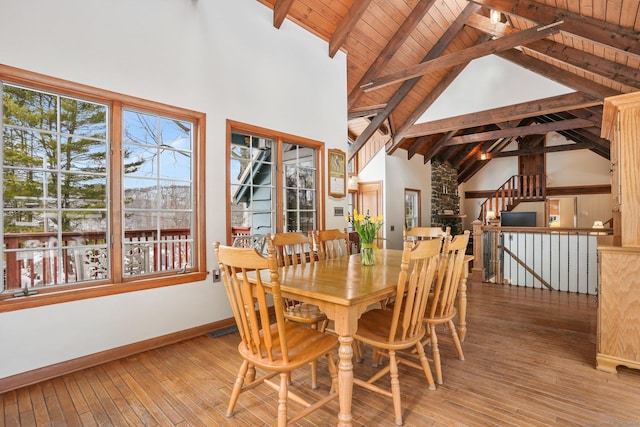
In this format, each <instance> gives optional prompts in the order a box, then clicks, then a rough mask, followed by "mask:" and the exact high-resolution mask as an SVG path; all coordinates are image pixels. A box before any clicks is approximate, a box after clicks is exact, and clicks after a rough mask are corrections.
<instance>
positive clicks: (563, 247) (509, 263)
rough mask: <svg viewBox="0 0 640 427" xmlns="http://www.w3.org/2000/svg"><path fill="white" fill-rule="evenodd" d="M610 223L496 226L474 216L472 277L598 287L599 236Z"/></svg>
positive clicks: (592, 291)
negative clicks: (601, 226) (601, 225)
mask: <svg viewBox="0 0 640 427" xmlns="http://www.w3.org/2000/svg"><path fill="white" fill-rule="evenodd" d="M610 234H612V230H611V229H591V228H558V227H499V226H483V225H482V223H481V222H480V221H475V222H474V273H475V275H474V279H476V280H482V281H483V282H492V283H500V284H505V285H513V286H524V287H530V288H547V289H550V290H557V291H566V292H577V293H581V294H588V295H596V294H597V292H598V255H597V247H598V238H599V237H600V236H606V235H610Z"/></svg>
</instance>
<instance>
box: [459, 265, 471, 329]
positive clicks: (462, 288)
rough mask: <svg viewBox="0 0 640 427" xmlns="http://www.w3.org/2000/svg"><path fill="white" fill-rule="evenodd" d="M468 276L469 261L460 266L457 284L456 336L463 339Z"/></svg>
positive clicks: (465, 323)
mask: <svg viewBox="0 0 640 427" xmlns="http://www.w3.org/2000/svg"><path fill="white" fill-rule="evenodd" d="M468 276H469V263H468V262H467V263H465V266H464V267H463V268H462V275H461V277H460V284H459V285H458V286H459V287H458V337H459V338H460V341H464V337H465V336H466V335H467V278H468Z"/></svg>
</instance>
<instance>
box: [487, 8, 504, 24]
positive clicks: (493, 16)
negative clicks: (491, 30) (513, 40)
mask: <svg viewBox="0 0 640 427" xmlns="http://www.w3.org/2000/svg"><path fill="white" fill-rule="evenodd" d="M489 21H490V22H491V23H492V24H494V25H495V24H497V23H499V22H502V12H500V11H499V10H495V9H491V11H490V12H489Z"/></svg>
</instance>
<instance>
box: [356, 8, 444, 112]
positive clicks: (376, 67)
mask: <svg viewBox="0 0 640 427" xmlns="http://www.w3.org/2000/svg"><path fill="white" fill-rule="evenodd" d="M435 1H436V0H420V1H419V2H418V4H416V6H415V7H414V8H413V10H412V11H411V13H410V14H409V16H407V19H405V20H404V21H403V22H402V25H400V28H398V31H396V33H395V34H394V35H393V37H392V38H391V40H389V42H388V43H387V45H386V46H385V47H384V49H382V52H380V55H378V57H377V58H376V60H375V61H373V63H372V64H371V65H370V66H369V69H368V70H367V71H366V72H365V73H364V75H363V76H362V78H361V79H360V81H359V82H358V84H357V85H356V86H355V87H354V88H353V89H352V90H351V93H350V94H349V98H348V103H347V108H348V109H349V112H351V109H352V108H353V106H354V105H356V102H358V99H360V96H362V94H363V93H364V91H363V90H362V87H361V86H362V85H363V84H365V83H367V82H368V81H371V80H372V79H373V78H374V77H376V76H377V75H378V73H379V72H380V71H381V70H382V69H383V68H384V66H385V65H387V63H388V62H389V60H390V59H391V58H392V57H393V55H394V54H395V53H396V52H397V51H398V49H399V48H400V46H402V45H403V44H404V42H405V41H406V40H407V39H408V38H409V36H410V35H411V32H412V31H413V30H414V29H415V27H416V25H418V24H419V23H420V21H422V18H424V16H425V15H426V14H427V12H428V11H429V9H430V8H431V6H433V4H434V3H435Z"/></svg>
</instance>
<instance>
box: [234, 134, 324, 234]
mask: <svg viewBox="0 0 640 427" xmlns="http://www.w3.org/2000/svg"><path fill="white" fill-rule="evenodd" d="M229 152H230V156H229V158H230V160H229V162H230V164H229V188H230V192H229V197H230V203H229V206H230V212H229V226H230V236H231V238H233V237H235V236H237V235H241V234H266V233H272V234H273V233H275V232H280V231H284V232H289V231H303V232H306V233H308V232H309V231H311V230H314V229H317V228H318V227H319V222H320V220H321V218H319V212H321V209H320V208H319V204H320V201H321V198H320V197H319V196H318V194H320V182H321V180H320V179H319V176H318V174H319V168H318V165H319V164H321V163H320V158H319V153H321V152H322V144H321V143H319V142H315V141H310V140H306V139H303V138H299V137H295V136H292V135H283V134H280V133H277V132H274V131H269V130H266V129H262V128H256V127H252V126H248V125H242V124H240V123H236V122H230V134H229Z"/></svg>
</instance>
